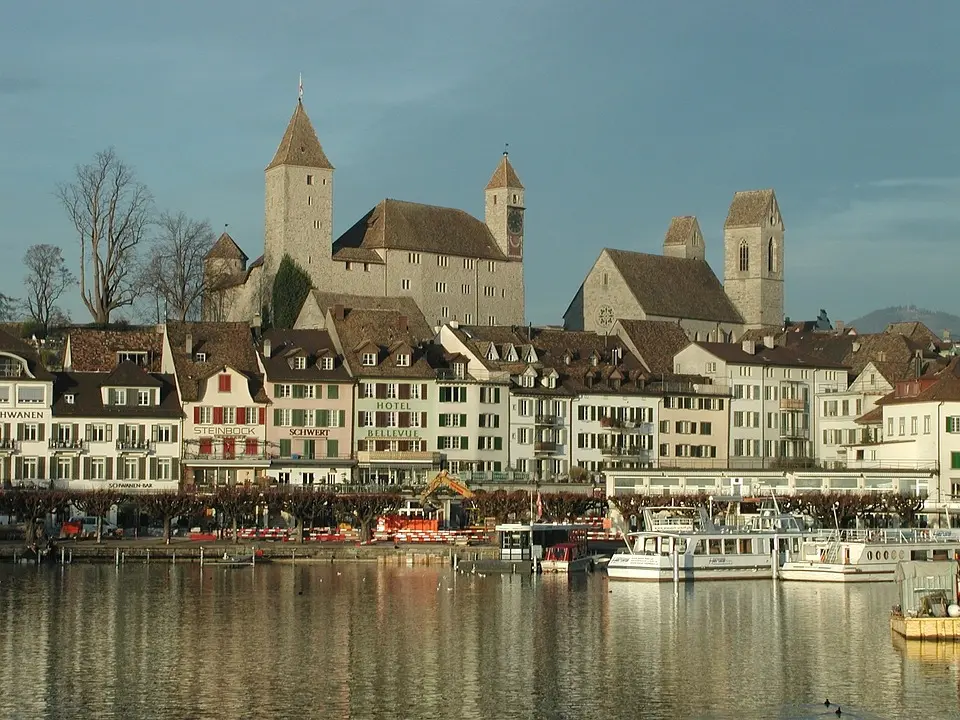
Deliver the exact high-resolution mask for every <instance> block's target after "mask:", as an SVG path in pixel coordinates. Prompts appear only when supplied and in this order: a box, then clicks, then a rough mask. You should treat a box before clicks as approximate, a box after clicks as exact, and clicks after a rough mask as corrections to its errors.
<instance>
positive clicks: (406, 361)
mask: <svg viewBox="0 0 960 720" xmlns="http://www.w3.org/2000/svg"><path fill="white" fill-rule="evenodd" d="M397 367H410V356H409V355H408V354H407V353H400V354H399V355H397Z"/></svg>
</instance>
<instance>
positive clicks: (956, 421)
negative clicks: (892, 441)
mask: <svg viewBox="0 0 960 720" xmlns="http://www.w3.org/2000/svg"><path fill="white" fill-rule="evenodd" d="M890 422H891V431H890V434H891V435H892V434H893V429H892V423H893V420H891V421H890ZM947 432H948V433H960V415H951V416H950V417H948V418H947Z"/></svg>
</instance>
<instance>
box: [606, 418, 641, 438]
mask: <svg viewBox="0 0 960 720" xmlns="http://www.w3.org/2000/svg"><path fill="white" fill-rule="evenodd" d="M600 427H602V428H603V429H604V430H606V431H608V432H624V433H639V434H641V435H653V423H648V422H635V421H634V420H621V419H619V418H614V417H605V418H600Z"/></svg>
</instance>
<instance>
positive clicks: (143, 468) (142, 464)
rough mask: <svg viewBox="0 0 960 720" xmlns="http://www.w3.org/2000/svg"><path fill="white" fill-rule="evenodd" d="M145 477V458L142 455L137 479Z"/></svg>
mask: <svg viewBox="0 0 960 720" xmlns="http://www.w3.org/2000/svg"><path fill="white" fill-rule="evenodd" d="M146 477H147V459H146V458H144V457H142V458H140V477H139V478H137V479H138V480H144V479H146Z"/></svg>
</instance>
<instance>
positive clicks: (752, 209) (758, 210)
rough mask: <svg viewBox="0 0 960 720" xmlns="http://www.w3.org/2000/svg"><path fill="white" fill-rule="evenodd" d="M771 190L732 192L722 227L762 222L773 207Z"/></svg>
mask: <svg viewBox="0 0 960 720" xmlns="http://www.w3.org/2000/svg"><path fill="white" fill-rule="evenodd" d="M775 202H776V199H775V197H774V194H773V190H772V189H770V190H741V191H739V192H736V193H734V194H733V200H732V201H731V202H730V210H729V211H728V212H727V219H726V221H725V222H724V223H723V227H724V228H738V227H753V226H755V225H760V224H762V223H763V220H764V218H766V217H769V216H770V214H771V211H772V210H773V208H774V204H775Z"/></svg>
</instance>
